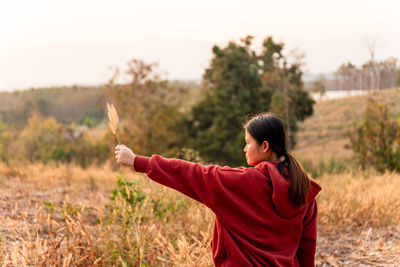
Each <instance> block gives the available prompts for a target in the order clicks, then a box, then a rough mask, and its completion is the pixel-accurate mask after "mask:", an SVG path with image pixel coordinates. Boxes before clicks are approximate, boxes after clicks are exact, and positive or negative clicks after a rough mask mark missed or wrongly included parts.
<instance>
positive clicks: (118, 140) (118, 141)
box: [115, 128, 121, 145]
mask: <svg viewBox="0 0 400 267" xmlns="http://www.w3.org/2000/svg"><path fill="white" fill-rule="evenodd" d="M115 135H116V136H117V143H118V145H120V144H121V141H120V139H119V135H118V128H117V130H116V133H115Z"/></svg>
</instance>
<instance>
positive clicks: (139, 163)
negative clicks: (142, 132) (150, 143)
mask: <svg viewBox="0 0 400 267" xmlns="http://www.w3.org/2000/svg"><path fill="white" fill-rule="evenodd" d="M149 162H150V158H149V157H144V156H136V157H135V161H134V162H133V168H134V170H135V171H136V172H144V173H147V169H148V167H149Z"/></svg>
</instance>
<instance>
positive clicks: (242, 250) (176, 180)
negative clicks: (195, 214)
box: [115, 114, 321, 266]
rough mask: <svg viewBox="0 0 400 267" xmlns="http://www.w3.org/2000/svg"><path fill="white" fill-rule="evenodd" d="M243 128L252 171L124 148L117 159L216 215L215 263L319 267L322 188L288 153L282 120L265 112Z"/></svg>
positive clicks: (224, 264) (219, 264) (212, 244)
mask: <svg viewBox="0 0 400 267" xmlns="http://www.w3.org/2000/svg"><path fill="white" fill-rule="evenodd" d="M244 130H245V135H246V137H245V139H246V146H245V148H244V152H245V154H246V160H247V163H248V164H249V165H250V166H254V168H243V167H241V168H230V167H220V166H215V165H211V166H203V165H201V164H198V163H197V164H195V163H190V162H186V161H183V160H178V159H165V158H162V157H161V156H158V155H153V156H152V157H151V158H148V157H142V156H136V155H135V154H134V153H133V152H132V151H131V150H130V149H129V148H128V147H126V146H123V145H122V146H117V147H116V151H115V155H116V156H115V157H116V159H117V162H118V163H120V164H122V165H126V166H133V168H134V170H136V171H137V172H144V173H147V176H148V177H149V178H150V179H152V180H154V181H156V182H158V183H160V184H163V185H165V186H168V187H171V188H173V189H175V190H177V191H179V192H181V193H183V194H185V195H187V196H189V197H191V198H193V199H195V200H197V201H200V202H201V203H203V204H205V205H206V206H207V207H209V208H210V209H211V210H212V211H213V212H214V213H215V215H216V219H215V224H214V235H213V241H212V243H211V247H212V253H213V260H214V263H215V265H216V266H314V258H315V247H316V237H317V229H316V227H317V203H316V200H315V197H316V195H317V194H318V192H319V191H320V190H321V188H320V186H319V185H318V184H317V183H315V182H314V181H312V180H310V179H309V178H308V176H307V174H306V173H305V171H304V170H303V168H302V167H301V165H300V163H299V162H298V161H297V160H296V159H295V158H294V157H293V156H292V155H291V154H289V153H288V152H287V151H286V149H285V148H286V144H285V141H286V134H285V130H284V127H283V123H282V121H281V120H280V118H278V117H277V116H275V115H272V114H261V115H258V116H255V117H253V118H252V119H251V120H249V121H248V122H247V123H246V124H245V126H244Z"/></svg>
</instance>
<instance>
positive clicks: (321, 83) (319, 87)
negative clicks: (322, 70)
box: [311, 75, 327, 99]
mask: <svg viewBox="0 0 400 267" xmlns="http://www.w3.org/2000/svg"><path fill="white" fill-rule="evenodd" d="M326 83H327V81H326V78H325V76H324V75H320V77H319V78H318V79H317V80H315V81H313V82H312V85H311V86H312V88H311V91H312V92H314V93H317V94H319V98H320V99H322V98H323V97H324V95H325V94H326V86H325V84H326Z"/></svg>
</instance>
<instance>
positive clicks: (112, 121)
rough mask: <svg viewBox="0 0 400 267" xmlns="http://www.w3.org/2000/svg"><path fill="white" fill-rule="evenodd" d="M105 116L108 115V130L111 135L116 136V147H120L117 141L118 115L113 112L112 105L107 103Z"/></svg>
mask: <svg viewBox="0 0 400 267" xmlns="http://www.w3.org/2000/svg"><path fill="white" fill-rule="evenodd" d="M107 115H108V125H109V126H110V130H111V132H112V133H113V134H115V135H116V137H117V142H118V145H120V144H121V142H120V141H119V136H118V122H119V119H118V113H117V111H116V110H115V107H114V105H113V104H110V103H108V102H107Z"/></svg>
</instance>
